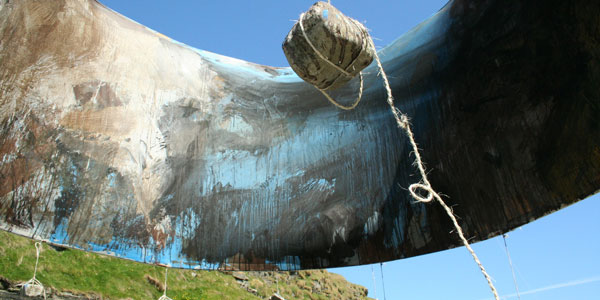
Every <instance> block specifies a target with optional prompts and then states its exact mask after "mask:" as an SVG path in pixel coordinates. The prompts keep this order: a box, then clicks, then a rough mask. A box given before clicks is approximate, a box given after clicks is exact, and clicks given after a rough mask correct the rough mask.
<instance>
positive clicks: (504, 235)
mask: <svg viewBox="0 0 600 300" xmlns="http://www.w3.org/2000/svg"><path fill="white" fill-rule="evenodd" d="M502 239H503V240H504V249H506V256H508V264H509V265H510V270H511V272H512V276H513V282H514V283H515V290H516V291H517V298H518V299H519V300H521V295H520V294H519V285H518V284H517V276H516V275H515V268H513V263H512V259H511V258H510V252H509V251H508V245H507V244H506V234H503V235H502Z"/></svg>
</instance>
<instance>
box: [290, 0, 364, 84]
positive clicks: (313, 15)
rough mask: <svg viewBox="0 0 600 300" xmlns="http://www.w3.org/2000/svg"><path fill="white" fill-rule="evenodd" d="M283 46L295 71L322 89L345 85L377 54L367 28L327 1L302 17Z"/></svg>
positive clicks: (317, 4)
mask: <svg viewBox="0 0 600 300" xmlns="http://www.w3.org/2000/svg"><path fill="white" fill-rule="evenodd" d="M282 47H283V52H284V53H285V56H286V58H287V60H288V62H289V64H290V66H291V67H292V69H293V70H294V72H296V74H298V76H299V77H300V78H302V79H303V80H304V81H306V82H308V83H310V84H312V85H314V86H315V87H317V88H319V89H321V90H334V89H336V88H339V87H341V86H343V85H344V84H346V83H347V82H348V81H350V80H351V79H352V78H353V77H354V76H356V75H357V74H358V73H360V71H362V70H363V69H364V68H366V67H367V66H368V65H369V64H371V62H372V61H373V57H374V55H375V49H374V48H373V45H372V43H371V42H370V36H369V33H368V31H367V29H366V28H365V27H364V26H363V25H362V24H361V23H360V22H358V21H356V20H354V19H352V18H350V17H347V16H345V15H344V14H342V13H341V12H340V11H339V10H338V9H337V8H335V7H334V6H332V5H331V4H329V3H326V2H317V3H315V4H314V5H313V6H311V7H310V9H309V10H308V11H307V12H305V13H303V14H302V15H301V16H300V20H298V22H296V24H294V27H292V29H291V30H290V32H289V33H288V35H287V37H286V38H285V40H284V41H283V45H282Z"/></svg>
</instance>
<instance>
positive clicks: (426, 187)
mask: <svg viewBox="0 0 600 300" xmlns="http://www.w3.org/2000/svg"><path fill="white" fill-rule="evenodd" d="M303 19H304V13H303V14H302V15H300V21H299V22H298V23H299V24H300V29H301V30H302V34H303V35H304V38H305V39H306V41H307V42H308V44H309V45H310V47H311V48H312V49H313V50H314V51H315V53H316V54H317V56H319V57H320V58H321V59H322V60H324V61H325V62H327V63H329V64H330V65H331V66H333V67H334V68H335V69H337V70H338V71H340V72H341V73H343V74H344V75H346V76H350V77H351V75H350V74H349V73H348V72H347V71H346V70H344V69H342V68H340V67H339V66H337V65H336V64H334V63H333V62H331V61H330V60H329V59H327V58H325V56H324V55H323V54H321V52H319V51H318V50H317V48H316V47H315V46H314V45H313V43H312V42H311V41H310V39H309V38H308V36H307V35H306V32H305V31H304V25H303V24H302V21H303ZM350 20H352V22H354V23H355V24H358V25H359V26H362V24H360V22H358V21H355V20H354V19H351V18H350ZM368 43H369V45H370V46H371V47H373V49H375V44H374V43H373V39H372V38H371V37H370V35H369V36H368ZM374 53H375V55H374V56H375V61H376V62H377V67H379V71H380V72H379V73H380V74H381V77H382V79H383V83H384V87H385V90H386V92H387V103H388V104H389V105H390V108H391V110H392V114H393V115H394V119H395V120H396V123H397V124H398V127H400V128H402V129H404V131H405V132H406V135H407V136H408V138H409V141H410V144H411V146H412V148H413V153H414V154H415V164H416V166H417V168H418V169H419V173H420V174H421V183H414V184H411V185H410V186H409V188H408V189H409V191H410V194H411V196H412V197H413V198H414V199H415V200H416V201H417V202H422V203H428V202H431V201H432V200H433V199H435V200H436V201H437V202H438V203H439V204H440V205H441V206H442V207H443V208H444V210H445V211H446V213H447V214H448V216H449V217H450V219H451V220H452V223H453V224H454V227H455V228H456V232H457V233H458V235H459V237H460V239H461V241H462V242H463V244H464V245H465V247H466V248H467V250H468V251H469V253H471V256H473V259H474V260H475V263H477V265H478V266H479V269H480V270H481V273H482V274H483V276H484V277H485V279H486V280H487V282H488V285H489V287H490V289H491V290H492V293H493V294H494V297H495V299H496V300H499V299H500V297H499V296H498V292H497V290H496V288H495V287H494V284H493V283H492V279H491V278H490V276H489V274H488V273H487V272H486V270H485V268H484V267H483V265H482V264H481V262H480V261H479V258H478V257H477V255H476V254H475V251H473V249H472V248H471V246H470V245H469V241H468V240H467V239H466V238H465V235H464V233H463V231H462V228H461V227H460V225H459V224H458V221H457V220H456V217H455V216H454V213H453V212H452V209H451V208H450V207H448V205H446V203H445V202H444V200H442V197H441V196H440V195H439V194H438V193H437V192H436V191H435V190H434V189H433V187H432V186H431V183H430V182H429V179H428V178H427V173H426V172H425V167H424V165H423V161H422V159H421V154H420V153H419V148H418V146H417V143H416V142H415V137H414V134H413V132H412V128H411V126H410V121H409V119H408V116H407V115H406V114H404V113H402V112H401V111H400V110H399V109H398V108H396V107H395V106H394V98H393V96H392V89H391V87H390V83H389V81H388V78H387V75H386V74H385V71H384V70H383V66H382V65H381V60H380V58H379V55H378V54H377V51H374ZM360 82H361V87H360V93H359V98H358V100H357V101H356V102H355V103H354V104H352V105H351V106H343V105H341V104H339V103H337V102H336V101H335V100H333V99H332V98H331V97H329V95H327V93H326V92H325V91H324V90H322V89H320V88H317V89H319V90H320V91H321V92H322V93H323V94H324V95H325V96H326V97H327V100H329V102H331V103H332V104H334V105H335V106H336V107H338V108H341V109H344V110H350V109H353V108H355V107H356V106H357V105H358V102H360V99H361V96H362V87H363V78H362V73H361V76H360ZM419 189H421V190H423V191H425V192H427V196H426V197H423V196H421V195H420V194H419V193H418V190H419ZM382 270H383V269H382ZM382 276H383V271H382ZM384 298H385V289H384Z"/></svg>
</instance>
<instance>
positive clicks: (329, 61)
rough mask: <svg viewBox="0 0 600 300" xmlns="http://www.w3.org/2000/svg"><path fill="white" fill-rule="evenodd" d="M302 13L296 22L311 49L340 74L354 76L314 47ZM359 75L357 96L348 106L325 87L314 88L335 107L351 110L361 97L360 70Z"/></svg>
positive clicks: (361, 80)
mask: <svg viewBox="0 0 600 300" xmlns="http://www.w3.org/2000/svg"><path fill="white" fill-rule="evenodd" d="M304 15H305V14H304V13H302V14H301V15H300V20H299V21H298V24H300V30H301V31H302V35H303V36H304V39H305V40H306V42H307V43H308V45H309V46H310V47H311V48H312V49H313V51H314V52H315V53H316V54H317V56H318V57H319V58H321V60H323V61H325V62H326V63H328V64H329V65H331V66H332V67H334V68H335V69H336V70H338V71H340V72H341V73H342V74H344V75H346V76H348V77H354V76H353V75H352V74H350V73H348V71H346V70H344V69H342V68H340V67H339V66H338V65H336V64H335V63H334V62H332V61H331V60H329V59H328V58H326V57H325V55H323V54H322V53H321V51H319V50H318V49H317V47H315V45H314V44H313V43H312V42H311V40H310V39H309V38H308V35H306V31H305V30H304V24H303V21H304ZM350 20H352V21H354V20H353V19H350ZM354 23H355V24H358V26H361V27H362V24H360V23H359V22H354ZM365 31H366V30H365ZM363 49H364V47H363ZM363 49H360V53H359V54H358V55H357V56H356V57H357V58H358V57H359V56H360V54H362V51H363ZM373 49H375V48H373ZM355 59H356V58H355ZM349 66H352V63H350V65H349ZM359 75H360V88H359V90H358V97H357V98H356V100H355V101H354V103H353V104H352V105H350V106H345V105H342V104H340V103H339V102H337V101H335V100H334V99H333V98H332V97H331V96H329V94H327V92H326V90H327V88H325V89H321V88H318V87H317V86H314V87H315V88H316V89H318V90H319V91H320V92H321V93H322V94H323V95H324V96H325V98H327V100H329V102H331V104H333V105H335V106H336V107H337V108H340V109H343V110H352V109H354V108H355V107H356V106H358V103H360V100H361V99H362V94H363V76H362V72H360V73H359Z"/></svg>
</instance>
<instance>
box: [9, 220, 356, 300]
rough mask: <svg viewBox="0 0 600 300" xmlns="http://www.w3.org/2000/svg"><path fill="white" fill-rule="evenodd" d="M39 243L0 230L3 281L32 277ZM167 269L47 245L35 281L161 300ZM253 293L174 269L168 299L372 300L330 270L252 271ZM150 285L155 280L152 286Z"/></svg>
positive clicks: (217, 275)
mask: <svg viewBox="0 0 600 300" xmlns="http://www.w3.org/2000/svg"><path fill="white" fill-rule="evenodd" d="M34 265H35V247H34V242H33V241H31V240H29V239H26V238H23V237H19V236H16V235H14V234H9V233H6V232H4V231H0V276H3V277H4V278H7V279H10V280H12V281H15V282H17V281H18V282H24V281H27V280H29V279H30V278H31V277H32V275H33V269H34ZM164 270H165V269H164V268H162V267H158V266H152V265H146V264H141V263H136V262H132V261H127V260H122V259H117V258H113V257H108V256H103V255H97V254H93V253H87V252H83V251H79V250H69V249H68V250H64V251H56V250H55V249H54V248H51V247H49V246H47V245H43V247H42V251H41V254H40V261H39V266H38V272H37V276H36V278H37V279H38V280H39V281H40V282H42V284H44V286H46V287H52V288H53V289H55V290H57V291H69V292H72V293H76V294H85V295H88V296H89V297H90V298H98V299H136V300H137V299H140V300H141V299H158V298H159V297H160V296H161V295H162V292H161V291H160V288H159V287H158V286H161V285H162V282H163V281H164ZM246 275H247V276H248V278H249V280H248V282H247V285H248V286H249V287H250V288H253V289H256V290H257V295H254V294H252V293H250V292H248V291H247V290H246V289H245V288H243V287H242V286H241V285H240V283H239V282H237V281H236V280H235V279H234V278H233V276H231V275H228V274H224V273H221V272H217V271H191V270H180V269H169V282H168V290H167V296H169V297H170V298H172V299H174V300H192V299H207V300H209V299H265V298H266V297H268V296H270V295H272V294H273V293H274V292H276V291H277V289H278V288H279V292H280V294H281V295H282V296H284V297H285V298H286V299H311V300H313V299H367V298H366V289H365V288H363V287H361V286H358V285H354V284H351V283H349V282H347V281H346V280H345V279H344V278H343V277H342V276H340V275H337V274H332V273H329V272H327V271H301V272H297V273H296V274H295V275H290V273H287V272H248V273H246ZM151 281H155V282H156V283H155V284H153V283H151Z"/></svg>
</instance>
